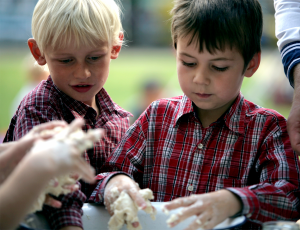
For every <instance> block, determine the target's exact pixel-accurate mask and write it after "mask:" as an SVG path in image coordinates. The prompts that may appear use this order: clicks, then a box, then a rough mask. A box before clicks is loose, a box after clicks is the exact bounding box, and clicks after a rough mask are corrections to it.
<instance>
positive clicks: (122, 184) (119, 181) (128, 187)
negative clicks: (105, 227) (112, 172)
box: [104, 175, 147, 228]
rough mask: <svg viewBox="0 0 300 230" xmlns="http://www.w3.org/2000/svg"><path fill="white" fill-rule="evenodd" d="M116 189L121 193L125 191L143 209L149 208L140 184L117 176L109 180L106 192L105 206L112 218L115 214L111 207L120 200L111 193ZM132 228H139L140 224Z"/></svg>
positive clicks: (125, 177) (122, 176) (126, 177)
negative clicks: (141, 192) (140, 191)
mask: <svg viewBox="0 0 300 230" xmlns="http://www.w3.org/2000/svg"><path fill="white" fill-rule="evenodd" d="M115 187H116V188H117V189H118V191H119V193H121V192H122V191H125V192H126V193H127V194H128V195H129V196H130V197H131V199H132V200H133V201H134V202H135V203H136V204H137V206H138V207H140V208H141V209H145V208H147V204H146V201H145V200H144V198H143V197H142V196H141V194H140V193H139V190H140V188H139V186H138V184H137V183H136V182H134V181H133V180H132V179H131V178H130V177H128V176H126V175H116V176H114V177H113V178H112V179H110V180H109V182H108V183H107V185H106V187H105V191H104V205H105V206H106V209H107V211H108V212H109V214H110V215H111V216H112V215H113V214H114V213H113V211H112V210H111V205H112V204H113V203H114V202H115V200H116V199H118V196H116V195H115V194H114V193H113V192H111V191H112V188H115ZM132 226H133V227H134V228H137V227H138V226H139V223H138V222H134V223H132Z"/></svg>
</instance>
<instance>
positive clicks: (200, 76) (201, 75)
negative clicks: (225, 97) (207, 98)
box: [193, 70, 210, 85]
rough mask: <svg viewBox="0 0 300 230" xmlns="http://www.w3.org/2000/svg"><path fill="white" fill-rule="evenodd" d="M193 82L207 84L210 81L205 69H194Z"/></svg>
mask: <svg viewBox="0 0 300 230" xmlns="http://www.w3.org/2000/svg"><path fill="white" fill-rule="evenodd" d="M193 82H194V83H196V84H199V85H208V84H209V83H210V79H209V75H208V73H207V72H206V71H205V70H198V71H196V73H195V76H194V78H193Z"/></svg>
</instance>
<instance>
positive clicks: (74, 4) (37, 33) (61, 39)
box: [32, 0, 123, 55]
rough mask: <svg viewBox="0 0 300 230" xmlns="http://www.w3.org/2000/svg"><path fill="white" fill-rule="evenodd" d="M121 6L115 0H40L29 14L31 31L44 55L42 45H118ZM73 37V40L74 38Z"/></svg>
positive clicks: (120, 29)
mask: <svg viewBox="0 0 300 230" xmlns="http://www.w3.org/2000/svg"><path fill="white" fill-rule="evenodd" d="M120 14H121V10H120V8H119V6H118V5H117V4H116V2H115V1H114V0H39V1H38V3H37V5H36V6H35V9H34V12H33V16H32V35H33V38H34V39H35V40H36V42H37V45H38V47H39V49H40V51H41V53H42V55H43V53H44V51H45V48H46V47H47V46H49V45H50V46H51V47H52V48H60V47H65V46H66V45H68V44H70V42H75V44H76V46H77V47H79V46H80V45H81V44H84V45H87V44H90V45H93V46H96V45H97V42H99V41H101V42H107V43H108V44H109V45H117V44H118V45H120V44H122V41H121V40H120V38H119V34H120V32H123V29H122V24H121V19H120ZM74 40H75V41H74Z"/></svg>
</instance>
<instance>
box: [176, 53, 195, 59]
mask: <svg viewBox="0 0 300 230" xmlns="http://www.w3.org/2000/svg"><path fill="white" fill-rule="evenodd" d="M179 54H180V55H184V56H187V57H190V58H195V57H194V56H192V55H189V54H188V53H185V52H181V53H179Z"/></svg>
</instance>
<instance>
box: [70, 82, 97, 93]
mask: <svg viewBox="0 0 300 230" xmlns="http://www.w3.org/2000/svg"><path fill="white" fill-rule="evenodd" d="M71 87H72V88H73V89H74V90H75V91H77V92H79V93H85V92H87V91H89V90H90V89H91V88H92V85H84V84H82V85H72V86H71Z"/></svg>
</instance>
